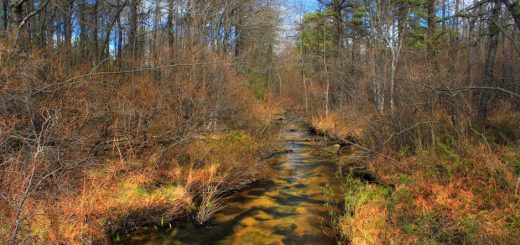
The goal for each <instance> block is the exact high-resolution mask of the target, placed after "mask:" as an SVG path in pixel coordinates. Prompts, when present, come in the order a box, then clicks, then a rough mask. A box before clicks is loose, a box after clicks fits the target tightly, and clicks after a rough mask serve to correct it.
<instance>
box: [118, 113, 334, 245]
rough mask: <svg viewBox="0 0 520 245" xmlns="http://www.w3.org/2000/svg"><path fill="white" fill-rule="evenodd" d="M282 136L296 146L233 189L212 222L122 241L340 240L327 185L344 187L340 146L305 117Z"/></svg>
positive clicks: (178, 225) (286, 143) (180, 225)
mask: <svg viewBox="0 0 520 245" xmlns="http://www.w3.org/2000/svg"><path fill="white" fill-rule="evenodd" d="M282 140H283V145H284V147H285V148H286V149H290V150H291V151H287V152H286V153H283V154H278V155H277V156H276V157H274V158H272V159H271V160H270V161H269V163H270V166H272V171H270V172H269V174H268V175H267V176H266V178H265V179H263V180H261V181H258V182H256V183H254V184H252V185H251V187H249V188H247V189H245V190H243V191H240V192H238V193H236V194H235V195H233V196H232V197H231V198H230V199H229V200H227V201H226V207H224V208H223V209H221V210H220V211H219V212H217V213H216V214H215V216H214V218H213V219H211V220H210V221H209V223H208V224H206V225H204V226H200V225H196V224H195V223H190V222H187V223H183V222H182V223H174V224H173V225H172V226H171V227H169V226H166V227H165V228H166V229H165V228H163V229H159V230H155V229H152V230H151V231H150V230H148V231H142V232H137V233H135V234H131V235H130V236H129V237H122V241H121V242H122V243H123V244H128V243H132V244H148V243H152V244H153V243H157V244H162V243H166V242H168V243H187V244H208V243H209V244H215V243H219V244H248V243H249V244H272V243H297V244H302V243H303V244H307V243H308V244H335V243H336V242H335V238H334V234H333V232H332V230H331V228H330V227H329V224H330V220H329V218H328V217H329V214H328V213H327V208H326V206H325V204H326V202H325V200H324V199H323V190H324V188H325V187H327V186H328V187H329V188H330V189H332V190H334V191H335V192H337V191H338V190H337V189H338V187H339V186H338V182H337V178H336V177H335V174H336V171H337V164H336V162H337V160H338V158H337V154H336V151H337V147H330V146H327V145H326V144H324V142H323V141H321V140H320V139H319V138H318V137H316V136H313V135H312V134H311V133H310V131H309V130H308V129H307V127H306V126H305V125H304V124H302V123H295V124H289V125H288V128H287V129H286V130H285V131H284V132H283V133H282ZM332 199H334V201H336V199H335V197H332Z"/></svg>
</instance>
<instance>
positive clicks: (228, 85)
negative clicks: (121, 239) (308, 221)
mask: <svg viewBox="0 0 520 245" xmlns="http://www.w3.org/2000/svg"><path fill="white" fill-rule="evenodd" d="M318 2H319V8H318V9H317V10H316V11H315V12H312V13H306V14H304V15H302V17H301V19H300V20H299V21H298V22H297V23H296V24H295V25H296V26H297V27H296V31H295V34H296V36H295V38H294V40H293V42H290V43H285V41H284V40H283V39H281V38H280V35H281V33H282V32H283V29H284V26H283V25H282V24H281V23H282V22H283V21H284V20H283V17H284V15H285V14H286V13H284V12H283V11H284V10H287V8H285V7H284V3H283V2H281V1H271V0H211V1H196V0H164V1H161V0H150V1H136V0H113V1H112V0H108V1H97V0H63V1H62V0H42V1H39V0H3V1H2V2H1V6H2V8H1V9H0V17H1V18H0V24H1V25H0V35H1V42H0V90H1V91H2V94H1V96H0V102H1V103H0V130H1V131H0V149H1V150H0V153H1V154H0V160H1V165H0V204H1V205H2V206H3V207H5V208H3V209H2V210H0V237H2V239H5V242H6V243H13V244H17V243H24V242H41V241H51V242H54V243H67V242H72V243H93V242H106V241H107V239H108V236H109V235H114V234H116V233H118V232H123V231H128V230H131V229H134V228H136V227H141V226H146V225H151V224H157V223H160V222H164V220H166V222H169V221H171V220H172V219H175V218H179V217H181V216H186V215H187V214H189V213H194V214H195V215H194V216H195V218H196V219H197V221H198V222H200V223H204V222H205V221H206V220H207V219H208V218H209V217H211V215H212V214H213V213H214V212H215V211H218V210H219V208H221V207H222V205H223V203H222V201H221V199H219V197H220V196H222V194H223V193H227V192H229V191H231V190H236V189H240V188H243V187H244V186H246V185H247V184H248V183H251V182H253V181H255V180H257V179H259V178H261V177H262V175H263V174H265V172H266V171H267V169H268V168H269V166H265V165H263V164H262V163H261V161H260V160H259V159H260V158H262V156H264V155H266V154H267V153H268V152H272V151H274V150H275V148H276V147H275V146H274V145H273V144H272V143H270V142H273V141H276V140H275V139H274V138H275V137H276V134H274V133H273V129H272V128H271V125H270V121H271V118H272V117H273V115H274V114H277V113H279V112H281V111H283V109H286V110H288V109H296V111H300V112H301V114H302V115H303V116H305V117H306V118H307V119H308V120H309V122H310V124H311V126H312V127H313V128H314V129H315V130H316V131H317V132H318V133H320V134H323V135H325V136H327V137H328V138H329V139H331V140H334V141H337V142H338V143H340V145H342V146H351V147H352V148H355V149H357V150H355V151H354V153H353V155H352V162H350V161H349V162H346V163H342V164H341V167H342V168H345V169H349V168H355V169H359V168H362V169H363V170H364V171H367V172H369V173H370V174H371V175H372V176H374V179H375V180H376V181H375V182H373V183H367V182H364V181H360V180H359V179H356V178H353V176H351V175H349V174H346V175H345V176H344V177H343V178H344V187H345V188H343V189H344V191H345V193H343V195H344V197H345V198H344V200H343V202H341V204H340V205H336V204H333V203H330V214H331V215H332V217H333V219H332V225H333V227H335V229H336V230H335V231H336V233H337V237H338V240H339V241H341V242H346V241H350V242H352V243H354V244H364V243H385V242H386V243H391V242H396V243H478V242H479V241H491V242H497V243H508V244H514V243H515V242H518V240H520V237H519V235H518V234H520V232H519V230H520V209H519V208H518V201H519V200H518V189H519V186H518V185H519V180H520V179H519V178H518V175H519V172H520V160H519V159H520V156H519V154H520V149H519V147H520V113H519V106H520V72H519V70H520V41H519V40H520V38H519V35H520V30H519V29H520V3H519V2H518V1H515V0H478V1H471V2H470V1H459V0H401V1H392V0H376V1H366V0H320V1H318ZM347 172H348V171H347ZM0 241H2V242H3V240H0Z"/></svg>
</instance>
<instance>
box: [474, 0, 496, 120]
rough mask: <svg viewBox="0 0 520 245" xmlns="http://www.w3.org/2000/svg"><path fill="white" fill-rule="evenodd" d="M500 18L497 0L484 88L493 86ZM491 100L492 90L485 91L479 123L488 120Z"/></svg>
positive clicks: (490, 21) (493, 14) (490, 27)
mask: <svg viewBox="0 0 520 245" xmlns="http://www.w3.org/2000/svg"><path fill="white" fill-rule="evenodd" d="M499 17H500V0H495V8H494V9H493V13H492V14H491V18H490V20H489V24H488V28H489V34H490V35H491V37H490V40H489V49H488V55H487V58H486V64H485V67H484V80H483V81H482V83H481V85H482V87H491V86H492V85H493V75H494V74H493V73H494V64H495V55H496V53H497V46H498V35H499V34H500V30H499V28H498V26H497V23H498V21H499ZM490 99H491V90H488V89H483V90H482V91H481V93H480V102H479V107H478V116H477V121H478V122H479V123H483V122H484V121H485V120H486V118H487V113H488V105H489V100H490Z"/></svg>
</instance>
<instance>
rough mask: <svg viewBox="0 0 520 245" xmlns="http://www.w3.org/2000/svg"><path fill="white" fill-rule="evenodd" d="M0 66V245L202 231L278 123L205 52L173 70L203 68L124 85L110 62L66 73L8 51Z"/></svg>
mask: <svg viewBox="0 0 520 245" xmlns="http://www.w3.org/2000/svg"><path fill="white" fill-rule="evenodd" d="M0 56H2V57H9V58H8V59H3V58H2V59H1V65H0V81H1V82H2V83H1V84H2V85H1V88H0V89H1V92H2V96H0V127H1V131H0V132H1V133H0V147H1V155H0V159H1V160H2V165H1V166H0V170H1V171H0V194H1V195H2V198H1V199H0V205H2V207H3V208H2V209H1V210H0V237H1V240H0V241H4V242H7V241H13V242H15V241H18V242H23V241H26V240H30V241H34V242H40V241H41V242H43V241H45V242H50V243H69V242H75V243H92V242H102V241H106V239H107V235H113V234H118V233H122V232H127V231H129V230H132V229H135V228H138V227H142V226H148V225H154V224H159V223H169V222H171V221H172V220H174V219H175V218H179V217H182V216H188V215H190V216H191V215H193V217H194V218H195V219H196V220H197V221H198V222H199V223H204V222H206V221H207V220H208V219H210V218H211V215H212V214H213V213H214V212H215V211H217V210H219V209H220V208H221V207H223V205H225V203H224V201H225V200H224V199H225V196H226V195H227V194H229V193H230V192H232V191H234V190H238V189H240V188H243V187H244V186H246V185H247V184H249V183H251V182H253V181H255V180H257V179H258V178H261V177H262V175H263V173H264V170H265V167H264V166H262V165H261V164H259V162H258V159H259V157H260V155H262V154H265V152H266V151H269V150H270V148H271V147H272V144H269V141H270V137H271V136H270V135H271V134H270V132H269V127H268V124H269V118H270V115H271V114H272V113H273V111H272V109H271V107H269V106H267V105H266V104H265V103H262V102H259V101H257V100H256V99H255V98H254V96H253V95H252V94H251V93H250V92H249V91H248V90H247V88H245V86H244V85H243V84H241V83H242V80H243V78H242V77H241V76H240V75H238V74H237V73H236V72H235V71H234V68H233V67H232V65H231V63H223V64H221V63H222V61H223V60H226V57H224V56H220V55H217V54H215V53H214V52H212V51H211V50H209V49H208V48H206V47H205V46H204V45H200V46H196V45H195V46H193V49H183V50H178V51H177V52H176V57H175V59H174V60H172V62H174V63H189V64H199V63H202V62H205V63H208V64H207V65H186V66H172V67H171V68H170V69H160V70H153V71H150V72H138V73H130V74H126V73H121V74H120V73H118V72H109V71H110V70H111V69H113V66H115V65H117V64H114V63H111V62H106V63H105V64H101V65H100V66H98V67H95V68H94V69H93V70H91V71H88V70H86V69H83V70H82V69H78V70H77V71H74V72H72V73H71V72H65V68H64V66H65V64H66V61H65V60H64V58H63V59H62V58H60V57H48V58H43V56H41V55H40V54H38V53H37V51H35V52H33V53H29V54H28V55H18V54H17V53H13V52H12V51H11V50H10V49H8V48H7V46H3V47H2V48H1V49H0ZM212 62H214V64H211V63H212ZM219 62H220V63H219ZM84 74H88V75H84Z"/></svg>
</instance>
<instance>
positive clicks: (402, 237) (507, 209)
mask: <svg viewBox="0 0 520 245" xmlns="http://www.w3.org/2000/svg"><path fill="white" fill-rule="evenodd" d="M519 116H520V115H512V116H511V117H514V118H505V117H504V116H495V117H494V118H493V119H491V120H490V123H489V125H488V127H487V128H486V130H485V133H486V134H487V135H499V134H497V133H496V129H499V130H500V131H499V132H502V135H504V134H508V137H509V138H513V142H510V143H503V141H500V140H498V139H496V138H498V137H495V139H493V138H492V137H487V139H488V140H487V141H484V142H483V141H482V140H481V139H474V138H469V139H467V140H466V141H465V142H463V143H460V142H454V141H453V138H452V137H450V136H449V135H448V134H446V135H440V136H439V139H438V141H437V142H436V145H435V147H429V148H426V147H425V148H422V149H417V150H415V151H411V150H408V151H407V150H406V149H402V150H401V151H400V152H395V151H392V150H389V149H384V150H383V151H382V152H377V153H376V152H375V151H371V150H370V149H368V148H367V147H366V146H365V145H364V144H363V141H364V140H366V139H367V131H368V130H367V128H368V127H367V126H366V125H367V123H366V120H363V117H349V116H348V115H347V116H343V117H338V116H336V115H332V116H330V117H329V118H328V119H325V118H313V119H312V120H311V125H312V127H313V128H314V129H315V130H316V131H317V132H318V133H320V134H323V135H325V136H327V137H329V138H330V139H332V140H335V141H338V140H339V141H338V142H339V143H342V142H345V139H346V140H347V141H348V142H351V141H353V139H356V142H355V143H356V144H355V145H351V146H349V147H351V148H352V149H351V151H350V153H349V154H352V155H351V157H350V158H349V160H347V161H345V162H342V163H340V165H341V166H342V167H343V168H345V169H346V170H345V172H346V174H345V176H346V177H344V179H343V185H344V187H343V190H344V193H343V196H344V200H343V202H342V204H341V206H339V207H334V208H332V209H331V213H332V214H333V215H334V217H333V225H334V226H335V227H336V231H337V233H338V234H339V237H340V239H341V240H343V241H349V242H352V244H381V243H405V244H410V243H420V244H425V243H427V244H432V243H433V244H435V243H450V244H461V243H465V244H468V243H469V244H475V243H499V244H518V243H519V242H520V206H519V200H520V198H519V195H518V183H517V181H518V173H519V172H520V160H519V159H520V148H519V147H518V145H519V144H518V142H515V141H514V140H515V137H516V140H518V138H517V137H518V136H520V134H519V133H520V132H519V131H518V128H516V127H515V123H516V122H518V118H519ZM494 129H495V131H493V130H494ZM352 152H353V153H352ZM352 169H356V171H359V169H362V170H363V171H367V172H368V173H369V175H370V176H373V179H374V180H375V181H374V182H367V181H363V180H361V179H359V178H354V176H353V174H351V173H349V171H351V170H352Z"/></svg>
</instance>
